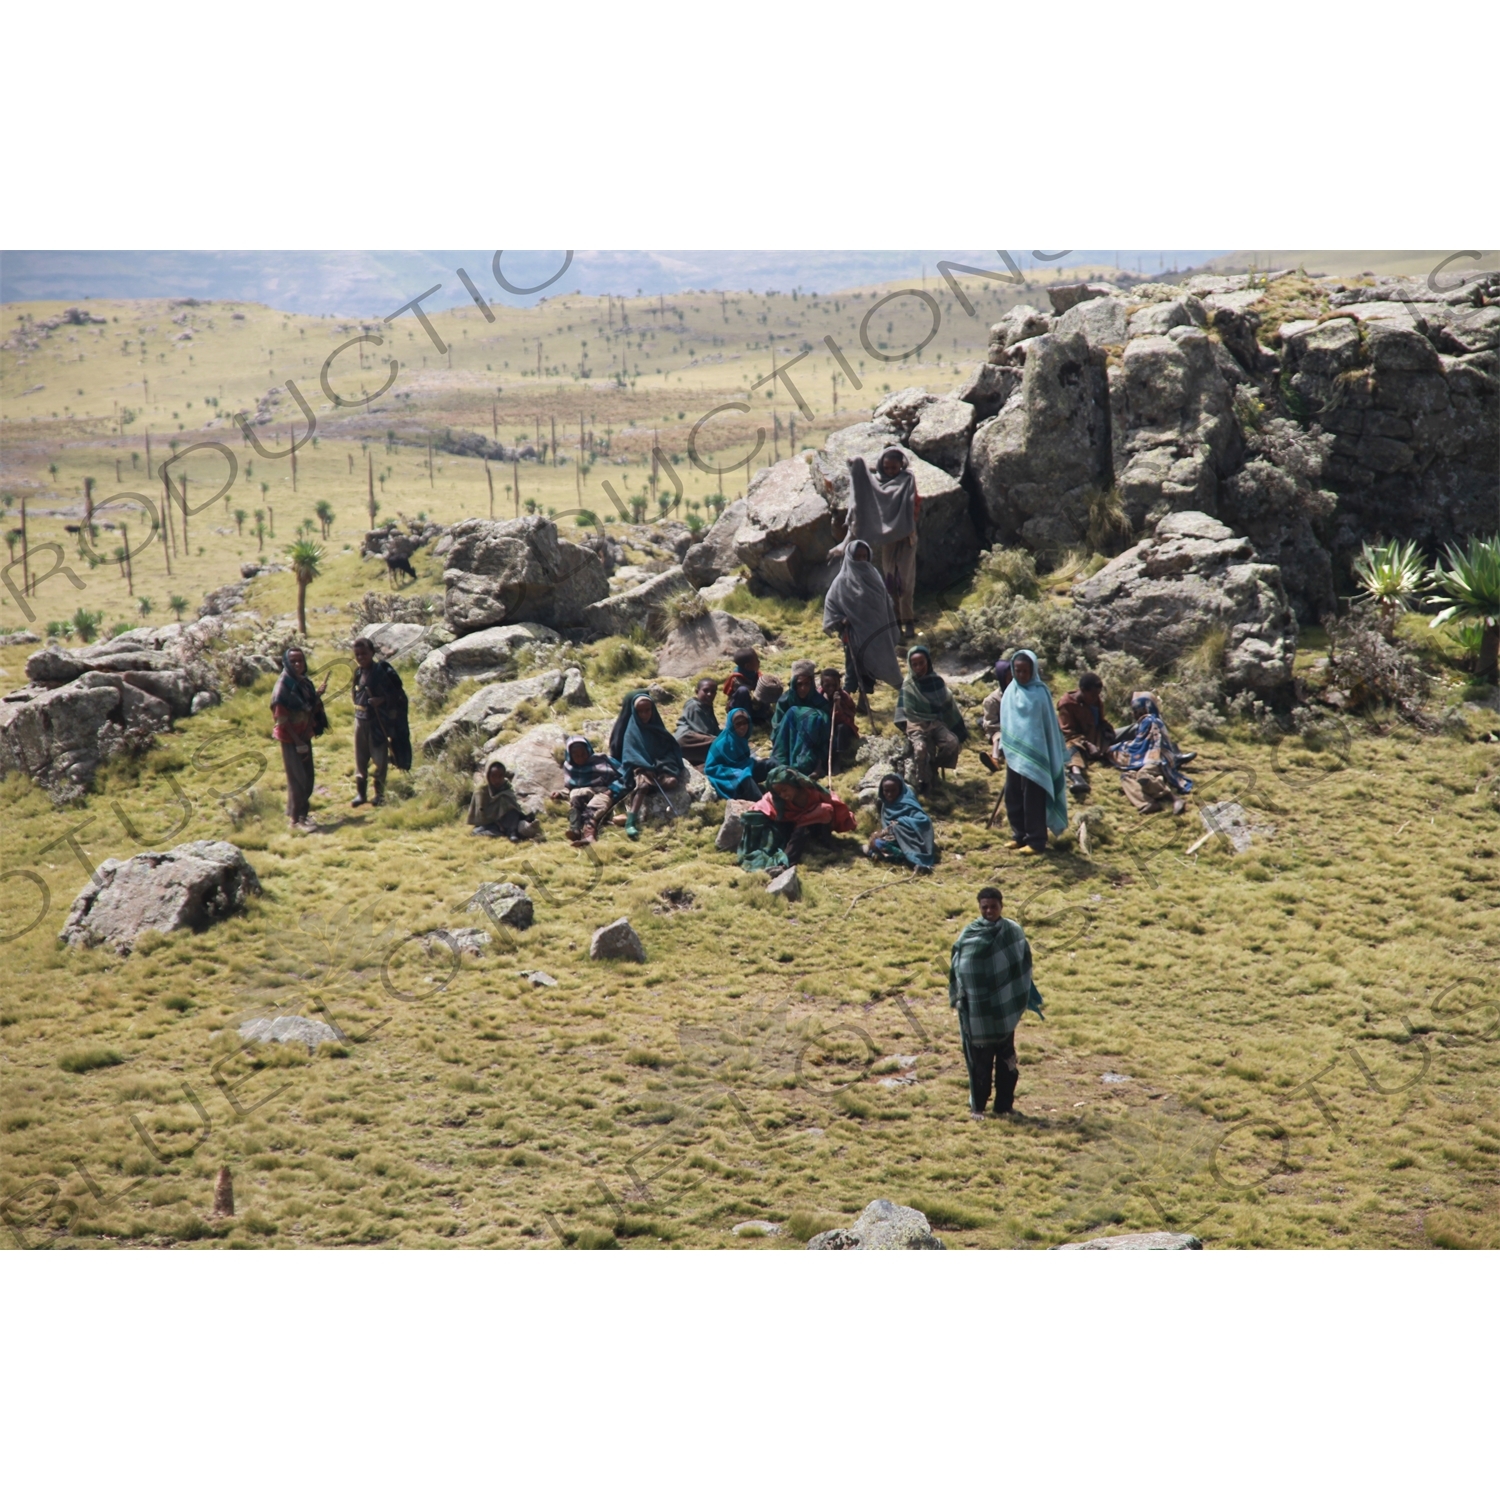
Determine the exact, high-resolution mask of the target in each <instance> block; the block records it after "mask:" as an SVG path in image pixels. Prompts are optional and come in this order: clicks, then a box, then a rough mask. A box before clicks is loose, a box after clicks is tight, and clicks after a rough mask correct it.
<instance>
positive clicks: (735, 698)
mask: <svg viewBox="0 0 1500 1500" xmlns="http://www.w3.org/2000/svg"><path fill="white" fill-rule="evenodd" d="M731 659H732V660H733V662H734V671H732V672H731V673H730V674H729V676H728V677H726V678H725V679H724V707H725V709H726V711H727V710H728V709H731V708H748V709H749V710H750V720H751V722H752V723H754V724H769V723H770V722H771V715H772V713H773V712H774V711H775V708H776V704H777V701H778V700H779V699H780V697H781V694H782V691H783V689H784V687H785V684H784V683H783V682H782V680H781V679H780V678H779V677H772V676H771V674H770V673H769V672H762V671H761V669H760V657H759V656H758V655H757V654H756V652H754V651H753V650H751V649H750V647H748V646H747V647H746V648H745V649H744V650H743V651H736V652H735V653H734V656H733V657H732V658H731Z"/></svg>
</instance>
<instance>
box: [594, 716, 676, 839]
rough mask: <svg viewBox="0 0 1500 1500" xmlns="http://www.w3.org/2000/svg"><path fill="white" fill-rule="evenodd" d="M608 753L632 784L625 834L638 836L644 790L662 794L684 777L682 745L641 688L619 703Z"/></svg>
mask: <svg viewBox="0 0 1500 1500" xmlns="http://www.w3.org/2000/svg"><path fill="white" fill-rule="evenodd" d="M609 753H610V754H611V755H612V756H613V757H614V758H615V759H616V760H617V761H619V763H620V765H621V766H622V767H623V768H624V771H625V777H626V780H627V781H628V782H630V783H631V784H632V787H633V790H632V791H631V793H630V802H629V806H628V811H627V816H626V819H625V837H626V838H628V839H638V838H639V837H640V836H641V812H642V809H643V808H644V806H645V803H646V797H647V795H648V793H650V792H652V791H658V792H661V793H662V794H663V796H665V795H666V794H667V793H668V792H675V791H676V790H677V788H678V787H679V786H681V785H682V784H683V782H685V781H686V780H687V766H686V765H685V764H684V763H683V759H682V746H681V745H679V744H678V743H677V741H676V740H674V739H673V738H672V736H671V734H670V733H669V732H668V730H667V726H666V725H665V724H663V723H662V721H661V710H660V709H658V708H657V706H656V703H655V700H654V699H653V698H652V697H651V694H650V693H649V692H648V691H647V690H646V689H645V688H633V689H632V690H631V691H630V692H628V693H626V694H625V698H624V701H623V702H622V703H621V704H620V713H619V717H618V718H617V719H616V720H615V724H614V728H613V729H611V730H610V732H609Z"/></svg>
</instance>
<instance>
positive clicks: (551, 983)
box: [521, 969, 557, 990]
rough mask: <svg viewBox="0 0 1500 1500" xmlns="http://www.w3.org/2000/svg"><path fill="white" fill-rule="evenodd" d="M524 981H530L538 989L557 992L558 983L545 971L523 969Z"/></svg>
mask: <svg viewBox="0 0 1500 1500" xmlns="http://www.w3.org/2000/svg"><path fill="white" fill-rule="evenodd" d="M521 978H522V979H529V980H530V981H531V982H532V984H534V985H535V986H536V987H537V988H538V989H547V990H555V989H556V988H557V981H556V980H555V979H554V978H553V977H552V976H551V975H550V974H549V973H547V971H546V970H545V969H530V970H527V969H523V970H522V971H521Z"/></svg>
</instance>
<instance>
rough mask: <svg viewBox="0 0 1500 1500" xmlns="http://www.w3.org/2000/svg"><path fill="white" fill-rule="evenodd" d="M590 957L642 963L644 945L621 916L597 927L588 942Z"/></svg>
mask: <svg viewBox="0 0 1500 1500" xmlns="http://www.w3.org/2000/svg"><path fill="white" fill-rule="evenodd" d="M589 957H590V958H624V959H629V960H630V961H631V962H632V963H637V964H643V963H645V962H646V946H645V944H644V943H642V942H641V939H640V934H639V933H637V932H636V930H635V928H634V927H632V926H631V925H630V923H629V922H628V921H627V920H626V919H625V918H624V917H621V918H620V919H619V921H617V922H611V923H610V924H609V926H608V927H600V928H597V929H596V930H595V932H594V936H593V939H592V941H590V943H589Z"/></svg>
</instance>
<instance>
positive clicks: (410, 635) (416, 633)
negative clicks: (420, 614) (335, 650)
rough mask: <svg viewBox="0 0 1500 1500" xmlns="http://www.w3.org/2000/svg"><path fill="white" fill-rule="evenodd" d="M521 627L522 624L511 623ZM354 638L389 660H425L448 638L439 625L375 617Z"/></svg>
mask: <svg viewBox="0 0 1500 1500" xmlns="http://www.w3.org/2000/svg"><path fill="white" fill-rule="evenodd" d="M511 628H512V629H518V630H519V629H524V628H525V627H524V626H512V627H511ZM354 639H355V640H357V641H369V643H370V644H371V645H372V646H373V647H374V648H375V654H376V655H377V656H379V657H380V658H382V660H384V661H388V662H410V661H419V662H420V661H424V660H425V659H426V658H427V656H428V655H429V653H431V652H432V651H434V650H435V649H436V648H437V647H439V646H441V645H443V644H444V643H445V642H447V641H448V640H449V639H450V636H449V632H448V631H447V629H446V628H445V627H443V626H441V625H417V624H414V623H412V622H410V621H403V620H377V621H376V622H375V623H374V624H372V625H362V626H361V627H360V628H359V631H358V632H357V633H356V635H355V637H354Z"/></svg>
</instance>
